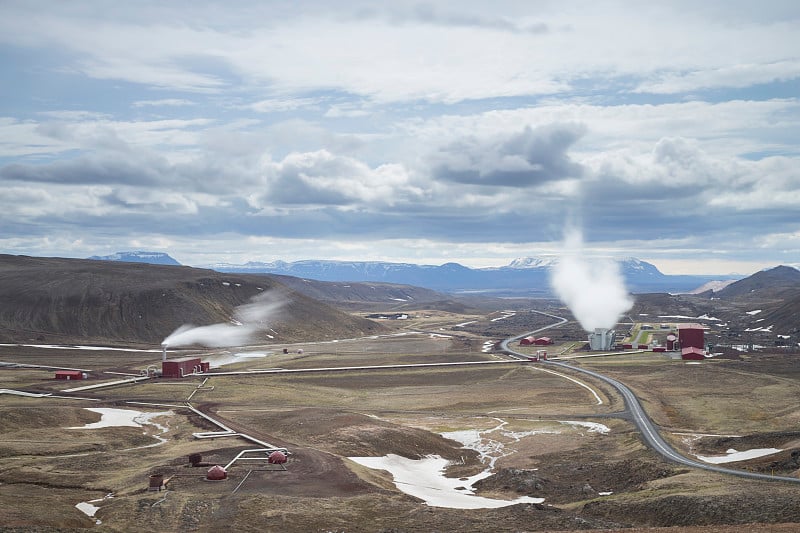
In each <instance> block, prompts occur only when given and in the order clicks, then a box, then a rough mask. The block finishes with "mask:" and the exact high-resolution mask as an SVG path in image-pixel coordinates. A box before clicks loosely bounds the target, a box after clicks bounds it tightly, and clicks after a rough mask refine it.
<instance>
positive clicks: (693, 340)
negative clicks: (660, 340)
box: [678, 324, 705, 361]
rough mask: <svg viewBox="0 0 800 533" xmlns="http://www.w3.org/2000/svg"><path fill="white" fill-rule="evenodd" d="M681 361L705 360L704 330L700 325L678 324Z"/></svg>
mask: <svg viewBox="0 0 800 533" xmlns="http://www.w3.org/2000/svg"><path fill="white" fill-rule="evenodd" d="M678 346H680V350H681V359H687V360H694V361H697V360H702V359H705V328H704V327H703V326H701V325H700V324H678Z"/></svg>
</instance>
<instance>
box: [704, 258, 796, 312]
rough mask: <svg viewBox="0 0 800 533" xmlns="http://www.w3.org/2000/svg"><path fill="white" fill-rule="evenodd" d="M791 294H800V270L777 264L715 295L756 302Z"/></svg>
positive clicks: (724, 298) (728, 298)
mask: <svg viewBox="0 0 800 533" xmlns="http://www.w3.org/2000/svg"><path fill="white" fill-rule="evenodd" d="M790 294H800V270H797V269H796V268H792V267H788V266H777V267H775V268H771V269H769V270H762V271H761V272H756V273H755V274H753V275H752V276H748V277H746V278H744V279H740V280H739V281H737V282H735V283H731V284H730V285H728V286H727V287H725V288H724V289H722V290H721V291H719V292H717V293H715V294H714V296H715V297H717V298H722V299H723V300H739V301H749V302H753V303H756V302H763V301H770V300H783V299H784V298H786V297H787V296H788V295H790Z"/></svg>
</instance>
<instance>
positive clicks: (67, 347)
mask: <svg viewBox="0 0 800 533" xmlns="http://www.w3.org/2000/svg"><path fill="white" fill-rule="evenodd" d="M0 346H13V347H17V346H23V347H25V348H47V349H50V350H89V351H93V350H94V351H97V350H103V351H109V352H145V353H161V350H160V349H149V350H139V349H136V348H111V347H109V346H80V345H76V346H70V345H65V344H0Z"/></svg>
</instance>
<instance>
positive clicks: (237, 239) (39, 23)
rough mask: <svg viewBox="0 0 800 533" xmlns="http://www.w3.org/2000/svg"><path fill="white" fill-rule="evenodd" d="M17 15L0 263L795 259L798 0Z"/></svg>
mask: <svg viewBox="0 0 800 533" xmlns="http://www.w3.org/2000/svg"><path fill="white" fill-rule="evenodd" d="M644 4H645V3H643V2H635V1H630V2H595V1H587V2H567V1H554V2H546V1H532V0H523V1H519V2H506V1H497V0H495V1H493V2H485V1H465V0H460V1H458V2H455V1H454V2H443V1H442V2H431V3H425V2H416V1H415V2H403V1H392V2H374V1H364V2H355V1H337V2H329V1H327V0H326V1H322V0H320V1H305V2H303V1H288V0H286V1H262V2H221V1H220V2H202V1H197V0H191V1H185V2H181V1H170V2H144V1H137V2H100V1H98V2H91V1H70V2H52V1H46V2H45V1H40V2H37V1H32V0H24V1H18V2H15V1H12V0H3V1H2V3H0V76H2V79H0V186H2V194H1V195H0V252H2V253H10V254H26V255H34V256H61V257H88V256H90V255H105V254H109V253H113V252H116V251H123V250H149V251H163V252H167V253H169V254H170V255H172V256H173V257H174V258H176V259H177V260H178V261H180V262H181V263H183V264H188V265H207V264H211V263H215V262H234V263H243V262H246V261H272V260H276V259H282V260H286V261H293V260H299V259H342V260H385V261H399V262H413V263H425V264H441V263H445V262H449V261H456V262H460V263H462V264H464V265H467V266H472V267H479V266H501V265H505V264H507V263H509V262H510V261H511V260H512V259H514V258H516V257H523V256H542V255H548V254H553V253H556V252H557V251H558V249H559V246H560V241H561V240H562V238H563V228H564V226H565V224H576V225H579V226H580V227H582V228H583V232H584V239H585V241H586V246H587V248H588V250H589V251H590V252H591V253H594V254H599V255H608V256H617V257H625V256H634V257H638V258H640V259H644V260H647V261H650V262H652V263H654V264H655V265H657V266H658V267H659V268H661V270H662V271H664V272H666V273H683V272H688V273H704V274H705V273H731V272H737V273H745V274H749V273H752V272H754V271H756V270H758V269H760V268H763V267H768V266H775V265H778V264H788V263H798V262H800V145H799V143H800V31H798V28H800V3H798V2H797V1H796V0H788V1H786V2H781V1H769V0H767V1H761V2H752V1H738V0H733V1H732V0H724V1H722V0H719V1H713V0H710V1H704V2H697V1H695V0H692V1H685V2H684V1H679V0H672V1H670V2H660V3H659V4H662V5H659V6H654V5H648V6H645V5H644Z"/></svg>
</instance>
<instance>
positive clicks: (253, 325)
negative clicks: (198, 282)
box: [161, 291, 287, 348]
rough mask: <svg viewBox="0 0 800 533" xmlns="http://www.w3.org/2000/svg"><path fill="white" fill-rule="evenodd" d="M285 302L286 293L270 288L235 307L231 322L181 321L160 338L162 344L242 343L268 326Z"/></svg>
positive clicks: (226, 344) (245, 342) (215, 344)
mask: <svg viewBox="0 0 800 533" xmlns="http://www.w3.org/2000/svg"><path fill="white" fill-rule="evenodd" d="M286 303H287V299H286V297H285V295H283V294H281V293H279V292H277V291H270V292H265V293H263V294H260V295H259V296H256V297H254V298H253V299H252V300H251V301H250V303H247V304H244V305H240V306H239V307H237V308H236V309H235V310H234V314H233V319H232V320H231V323H223V324H211V325H209V326H193V325H191V324H184V325H183V326H181V327H179V328H178V329H176V330H175V331H173V332H172V333H171V334H170V335H169V336H167V338H166V339H164V340H163V341H162V342H161V345H162V346H189V345H192V344H200V345H202V346H207V347H210V348H221V347H224V346H241V345H243V344H247V343H248V342H249V341H250V340H251V339H252V338H253V337H254V336H255V334H256V333H258V332H259V331H262V330H265V329H266V328H267V327H269V323H270V321H271V320H272V318H273V317H274V316H275V315H276V313H277V312H278V310H279V309H280V308H281V307H283V306H284V305H285V304H286Z"/></svg>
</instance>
